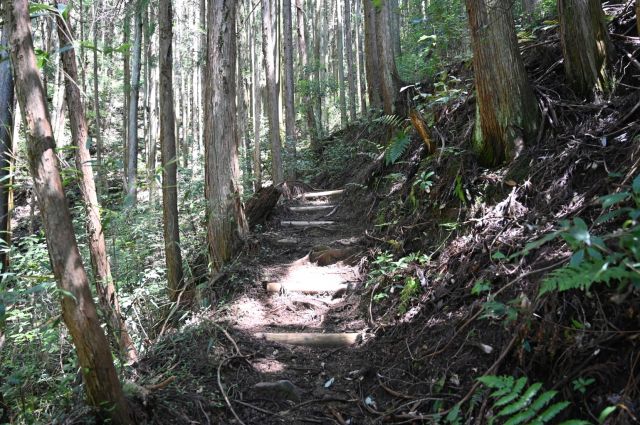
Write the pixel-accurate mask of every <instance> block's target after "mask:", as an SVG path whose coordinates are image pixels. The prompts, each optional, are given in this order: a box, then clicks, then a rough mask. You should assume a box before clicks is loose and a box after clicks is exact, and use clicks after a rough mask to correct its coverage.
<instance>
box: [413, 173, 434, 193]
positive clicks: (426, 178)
mask: <svg viewBox="0 0 640 425" xmlns="http://www.w3.org/2000/svg"><path fill="white" fill-rule="evenodd" d="M434 176H435V173H434V172H433V171H423V172H422V173H421V174H420V175H419V176H418V177H416V179H415V180H414V182H413V187H417V188H419V189H420V190H421V191H422V192H425V193H430V192H431V187H432V186H433V183H434V181H433V180H432V177H434Z"/></svg>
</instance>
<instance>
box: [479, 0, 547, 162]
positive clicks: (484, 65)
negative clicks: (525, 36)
mask: <svg viewBox="0 0 640 425" xmlns="http://www.w3.org/2000/svg"><path fill="white" fill-rule="evenodd" d="M466 2H467V13H468V15H469V27H470V29H471V39H472V44H473V69H474V72H475V80H476V92H477V100H476V130H475V134H474V144H475V148H476V150H477V151H478V153H479V155H480V161H481V162H482V163H483V164H485V165H488V166H492V165H497V164H500V163H502V162H504V161H505V160H507V161H508V160H511V159H513V158H515V157H516V156H517V155H518V154H519V153H520V151H521V150H522V149H523V147H524V144H525V143H530V142H532V141H534V140H535V138H536V136H537V132H538V128H539V124H540V111H539V110H538V106H537V103H536V98H535V96H534V94H533V90H532V88H531V85H530V84H529V81H528V80H527V74H526V72H525V69H524V64H523V62H522V58H521V57H520V52H519V51H518V42H517V39H516V31H515V27H514V23H513V16H512V14H511V7H510V2H509V0H466Z"/></svg>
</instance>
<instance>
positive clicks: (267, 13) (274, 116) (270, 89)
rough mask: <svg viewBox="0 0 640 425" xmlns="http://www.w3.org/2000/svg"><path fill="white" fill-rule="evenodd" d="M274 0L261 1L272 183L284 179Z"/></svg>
mask: <svg viewBox="0 0 640 425" xmlns="http://www.w3.org/2000/svg"><path fill="white" fill-rule="evenodd" d="M276 12H277V9H276V0H264V1H263V2H262V40H263V41H262V50H263V55H264V57H263V60H264V69H265V75H266V80H267V102H266V107H267V117H268V119H269V140H270V141H271V179H272V180H273V184H278V183H280V182H282V181H283V180H284V175H283V174H284V173H283V169H282V146H281V142H280V114H279V111H278V109H279V105H278V102H279V96H278V94H279V93H278V92H279V87H278V83H277V76H276V68H277V66H276V64H277V60H278V56H277V50H276V37H277V29H276V25H275V22H273V20H274V18H275V17H276V16H277V13H276Z"/></svg>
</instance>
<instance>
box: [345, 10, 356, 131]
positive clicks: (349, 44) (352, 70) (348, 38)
mask: <svg viewBox="0 0 640 425" xmlns="http://www.w3.org/2000/svg"><path fill="white" fill-rule="evenodd" d="M344 44H345V48H346V50H347V81H348V82H349V118H350V119H351V121H355V120H356V107H357V101H356V98H357V95H358V93H357V90H356V80H357V75H356V67H355V66H354V59H353V38H352V34H351V0H344Z"/></svg>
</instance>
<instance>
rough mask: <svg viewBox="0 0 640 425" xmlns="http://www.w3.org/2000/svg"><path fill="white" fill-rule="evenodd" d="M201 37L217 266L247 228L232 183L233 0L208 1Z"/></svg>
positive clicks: (210, 234) (211, 235)
mask: <svg viewBox="0 0 640 425" xmlns="http://www.w3.org/2000/svg"><path fill="white" fill-rule="evenodd" d="M265 3H266V1H265ZM207 38H208V43H207V75H206V77H207V78H206V81H207V85H206V92H205V98H206V99H207V101H206V109H205V123H206V126H205V197H206V199H207V239H208V242H209V250H210V254H211V264H212V267H213V269H214V270H215V271H218V270H220V268H221V267H222V266H223V265H224V264H225V263H226V262H227V261H228V260H229V259H230V258H231V257H232V256H233V255H234V254H235V253H236V252H237V251H238V250H239V249H240V247H241V245H242V243H243V240H244V239H245V237H246V234H247V232H248V226H247V220H246V218H245V215H244V210H243V206H242V201H241V200H240V190H239V185H238V181H239V178H240V166H239V159H238V145H237V142H238V137H237V135H236V132H237V128H236V118H237V117H236V104H235V99H236V96H235V91H236V72H235V70H236V44H235V39H236V0H215V1H214V0H209V10H208V26H207ZM276 107H277V105H276Z"/></svg>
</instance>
